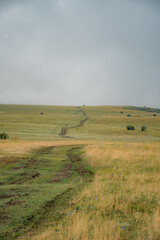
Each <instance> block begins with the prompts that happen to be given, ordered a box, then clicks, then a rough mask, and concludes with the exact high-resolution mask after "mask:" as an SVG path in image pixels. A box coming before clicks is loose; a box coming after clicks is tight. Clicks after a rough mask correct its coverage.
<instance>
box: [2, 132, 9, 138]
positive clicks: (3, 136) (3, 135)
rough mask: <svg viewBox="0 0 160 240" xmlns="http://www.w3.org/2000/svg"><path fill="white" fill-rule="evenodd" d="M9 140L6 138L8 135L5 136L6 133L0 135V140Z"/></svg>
mask: <svg viewBox="0 0 160 240" xmlns="http://www.w3.org/2000/svg"><path fill="white" fill-rule="evenodd" d="M8 138H9V136H8V134H6V133H4V132H3V133H0V139H8Z"/></svg>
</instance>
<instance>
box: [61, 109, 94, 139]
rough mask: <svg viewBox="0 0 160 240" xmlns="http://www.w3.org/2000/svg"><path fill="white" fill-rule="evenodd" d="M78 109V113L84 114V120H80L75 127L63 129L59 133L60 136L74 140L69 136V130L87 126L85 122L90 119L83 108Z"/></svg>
mask: <svg viewBox="0 0 160 240" xmlns="http://www.w3.org/2000/svg"><path fill="white" fill-rule="evenodd" d="M76 108H77V109H78V110H77V113H81V114H83V116H84V119H82V120H80V122H79V123H78V124H77V125H75V126H71V127H62V128H61V131H60V133H59V136H61V137H64V138H73V137H70V136H68V135H67V131H68V129H72V128H78V127H82V126H83V125H84V124H85V122H86V121H88V119H89V117H88V116H87V113H86V112H85V110H84V109H82V108H81V107H76Z"/></svg>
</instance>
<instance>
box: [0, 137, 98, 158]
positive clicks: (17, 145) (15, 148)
mask: <svg viewBox="0 0 160 240" xmlns="http://www.w3.org/2000/svg"><path fill="white" fill-rule="evenodd" d="M93 143H95V141H87V140H86V141H79V140H77V141H75V140H61V141H23V140H1V141H0V157H3V156H5V155H7V156H8V155H12V154H14V155H23V154H27V153H28V152H29V151H30V150H31V149H36V148H40V147H47V146H62V145H77V144H93Z"/></svg>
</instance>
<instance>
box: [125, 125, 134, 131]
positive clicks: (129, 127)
mask: <svg viewBox="0 0 160 240" xmlns="http://www.w3.org/2000/svg"><path fill="white" fill-rule="evenodd" d="M126 128H127V130H135V127H134V126H132V125H128V126H126Z"/></svg>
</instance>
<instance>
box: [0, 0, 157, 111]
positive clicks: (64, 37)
mask: <svg viewBox="0 0 160 240" xmlns="http://www.w3.org/2000/svg"><path fill="white" fill-rule="evenodd" d="M0 103H19V104H52V105H82V104H86V105H137V106H144V105H145V106H153V107H160V1H159V0H150V1H149V0H0Z"/></svg>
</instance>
